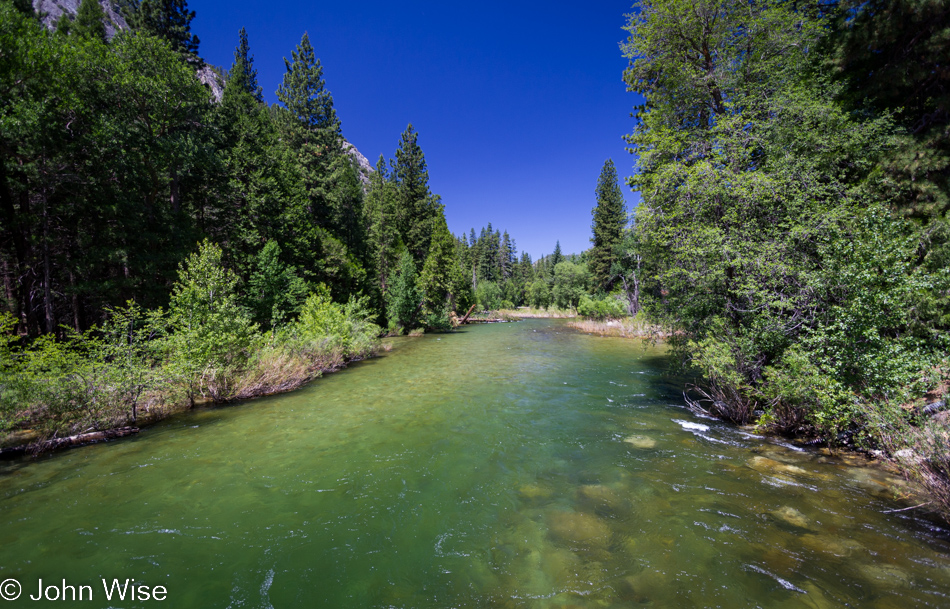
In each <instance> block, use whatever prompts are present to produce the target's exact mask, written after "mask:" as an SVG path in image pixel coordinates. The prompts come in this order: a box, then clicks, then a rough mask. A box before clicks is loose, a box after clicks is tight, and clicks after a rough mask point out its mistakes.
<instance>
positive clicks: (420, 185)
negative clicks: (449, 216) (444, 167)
mask: <svg viewBox="0 0 950 609" xmlns="http://www.w3.org/2000/svg"><path fill="white" fill-rule="evenodd" d="M392 177H393V180H394V181H395V183H396V184H397V189H396V192H397V201H398V210H399V229H400V234H401V236H402V240H403V242H404V243H405V244H406V247H407V248H409V252H410V253H411V254H412V257H413V259H414V260H415V261H416V264H417V265H419V266H421V265H422V263H423V262H424V261H425V259H426V255H427V252H428V250H429V241H430V240H431V238H432V231H433V224H432V223H433V221H434V219H435V217H436V216H438V215H440V214H441V213H442V205H441V203H439V197H438V195H433V194H432V193H431V192H429V169H428V167H427V166H426V158H425V155H424V154H423V153H422V148H420V147H419V134H418V133H417V132H415V131H413V128H412V124H411V123H410V125H409V126H408V127H406V130H405V131H403V133H402V136H401V137H400V139H399V148H398V149H397V150H396V160H395V162H394V163H393V173H392Z"/></svg>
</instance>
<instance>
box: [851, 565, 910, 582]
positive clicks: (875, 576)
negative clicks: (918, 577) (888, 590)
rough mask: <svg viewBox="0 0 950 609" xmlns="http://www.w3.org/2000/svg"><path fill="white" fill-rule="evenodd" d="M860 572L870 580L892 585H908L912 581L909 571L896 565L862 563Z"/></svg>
mask: <svg viewBox="0 0 950 609" xmlns="http://www.w3.org/2000/svg"><path fill="white" fill-rule="evenodd" d="M860 572H861V575H863V576H864V577H865V578H867V579H868V581H871V582H874V583H877V584H883V585H887V586H891V585H895V584H897V585H908V584H909V583H910V576H909V575H908V574H907V572H906V571H904V570H903V569H901V568H900V567H895V566H894V565H878V564H870V565H862V566H861V568H860Z"/></svg>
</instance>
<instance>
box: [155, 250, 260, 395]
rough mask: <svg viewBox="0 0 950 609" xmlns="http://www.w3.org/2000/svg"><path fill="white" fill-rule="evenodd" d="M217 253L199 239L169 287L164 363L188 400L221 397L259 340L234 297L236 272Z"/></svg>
mask: <svg viewBox="0 0 950 609" xmlns="http://www.w3.org/2000/svg"><path fill="white" fill-rule="evenodd" d="M221 257H222V253H221V248H220V247H218V246H217V245H215V244H213V243H210V242H208V241H204V242H202V243H200V244H199V246H198V251H197V252H196V253H194V254H192V255H191V256H189V257H188V259H187V260H186V261H185V262H184V263H182V265H181V267H180V268H179V271H178V281H177V282H176V283H175V286H174V287H173V289H172V295H171V303H170V305H169V316H170V320H171V327H172V329H173V331H174V333H173V334H172V335H171V336H170V337H169V356H170V358H171V359H170V361H169V362H168V365H169V368H170V370H172V371H173V373H175V374H176V375H177V376H178V378H179V382H181V383H182V384H183V385H184V386H185V388H186V391H187V394H188V396H189V398H190V399H192V400H194V397H195V396H197V395H203V396H204V395H207V396H210V397H212V398H214V399H222V398H226V397H227V395H228V392H229V390H230V388H231V382H233V378H234V376H235V374H236V373H238V372H240V370H241V369H242V368H243V366H244V365H245V364H246V363H247V361H248V358H249V357H250V354H251V350H252V349H253V348H254V346H255V344H256V343H257V341H258V340H259V336H258V334H257V325H256V324H254V323H253V322H252V321H251V320H250V318H249V317H248V316H247V314H246V313H245V311H244V308H243V307H242V306H241V305H240V303H239V300H238V291H237V284H238V278H237V276H235V275H234V273H233V272H232V271H230V270H228V269H227V268H225V266H224V264H223V263H222V259H221Z"/></svg>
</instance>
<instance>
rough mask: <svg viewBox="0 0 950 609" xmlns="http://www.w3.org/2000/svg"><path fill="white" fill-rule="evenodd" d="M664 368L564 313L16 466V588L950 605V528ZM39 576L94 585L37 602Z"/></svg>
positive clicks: (200, 600) (244, 603) (633, 345)
mask: <svg viewBox="0 0 950 609" xmlns="http://www.w3.org/2000/svg"><path fill="white" fill-rule="evenodd" d="M666 366H667V360H666V359H665V356H664V351H663V349H662V348H660V347H656V346H650V345H644V344H643V343H640V342H638V341H631V340H621V339H612V338H602V337H593V336H588V335H585V334H581V333H577V332H574V331H571V330H569V329H567V328H566V326H564V325H563V323H562V322H557V321H544V320H528V321H524V322H519V323H513V324H496V325H488V326H481V327H470V328H466V329H465V330H464V331H461V332H457V333H454V334H447V335H434V336H425V337H422V338H404V339H397V340H396V341H395V347H394V349H393V350H392V351H390V352H388V353H384V354H383V355H382V356H381V357H378V358H375V359H373V360H370V361H367V362H362V363H359V364H356V365H354V366H352V367H351V368H350V369H348V370H345V371H343V372H340V373H337V374H333V375H329V376H328V377H326V378H324V379H321V380H319V381H318V382H316V383H313V384H312V385H310V386H308V387H306V388H304V389H302V390H299V391H296V392H294V393H291V394H287V395H283V396H276V397H272V398H265V399H260V400H254V401H250V402H247V403H245V404H240V405H236V406H230V407H225V408H217V409H207V410H200V411H196V412H190V413H186V414H184V415H181V416H178V417H176V418H174V419H171V420H168V421H166V422H164V423H162V424H159V425H157V426H154V427H151V428H149V429H147V430H144V431H143V432H142V433H141V434H139V436H137V437H134V438H132V439H126V440H121V441H116V442H112V443H108V444H101V445H96V446H90V447H84V448H80V449H75V450H70V451H67V452H63V453H59V454H55V455H52V456H49V457H45V458H42V459H39V460H24V461H15V462H0V581H3V580H8V579H16V580H18V581H19V582H20V584H21V585H22V596H21V597H20V598H19V600H17V601H14V602H4V601H3V600H0V609H3V607H11V608H13V607H40V606H75V605H78V606H81V607H110V606H111V607H152V606H172V607H182V608H205V607H234V608H237V607H247V608H257V607H261V608H267V607H274V608H277V609H281V608H285V607H287V608H289V607H327V608H330V607H332V608H348V607H355V608H359V607H378V608H383V607H399V608H410V607H419V608H430V607H431V608H450V607H457V608H467V607H499V608H501V607H532V608H533V607H538V608H548V607H552V608H553V607H590V608H593V607H725V608H733V607H814V608H824V607H879V608H900V609H909V608H911V607H948V606H950V542H948V540H950V532H948V531H947V530H945V529H942V528H940V527H939V526H937V525H936V524H935V523H933V522H929V521H927V520H924V519H922V518H921V517H920V516H918V515H916V512H917V511H916V510H910V511H903V512H890V513H888V512H887V510H894V509H896V508H900V507H903V506H906V505H907V504H906V503H903V504H902V503H898V502H897V501H895V500H894V495H895V486H894V481H893V480H892V479H890V478H889V477H888V476H887V475H886V474H884V473H882V472H880V471H878V470H873V469H866V468H856V467H848V466H845V465H844V464H842V463H841V462H839V461H837V460H835V459H833V458H829V457H823V456H821V455H820V454H818V453H815V452H804V451H800V450H796V449H794V448H792V447H788V446H783V445H782V444H781V443H779V442H776V441H770V440H766V439H763V438H758V437H754V436H751V435H749V434H746V433H743V432H742V431H741V430H738V429H736V428H734V427H730V426H728V425H725V424H722V423H719V422H717V421H714V420H710V419H702V418H698V417H697V416H695V415H694V414H692V413H690V412H689V411H688V410H686V409H685V408H684V407H683V400H682V395H681V390H682V381H681V380H678V379H675V378H672V377H670V376H668V374H667V372H666ZM41 578H42V579H43V582H44V586H49V585H53V584H55V587H56V588H57V589H58V588H61V583H62V581H63V580H64V579H65V580H66V583H67V584H68V585H73V586H75V587H76V588H78V587H79V586H81V585H89V586H90V590H91V595H92V600H91V601H90V600H86V599H84V600H83V601H78V600H77V601H72V600H71V598H69V596H68V595H69V594H70V592H69V591H68V589H67V592H66V594H67V598H69V600H67V601H63V600H58V601H52V600H42V599H41V600H36V601H34V600H30V596H31V595H36V593H37V592H36V590H37V586H38V583H37V582H38V580H39V579H41ZM102 578H106V579H107V580H110V581H111V580H112V579H115V578H118V579H120V580H124V579H126V578H129V579H134V580H135V583H136V584H144V585H146V586H149V587H150V588H154V587H155V586H162V587H164V588H165V589H166V590H167V597H166V599H165V600H164V601H155V600H149V601H141V600H137V601H131V600H129V599H128V598H127V599H126V600H125V601H118V600H117V598H118V597H113V599H112V601H109V600H108V599H107V598H106V595H105V592H104V590H103V586H102V583H101V581H100V580H101V579H102ZM4 590H6V591H8V592H9V591H10V590H12V588H10V585H9V584H7V587H6V588H2V589H0V592H2V591H4ZM52 594H53V592H52V591H50V592H49V594H48V597H51V596H52Z"/></svg>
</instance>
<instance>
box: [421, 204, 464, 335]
mask: <svg viewBox="0 0 950 609" xmlns="http://www.w3.org/2000/svg"><path fill="white" fill-rule="evenodd" d="M435 223H436V228H435V231H434V234H433V235H432V244H431V247H430V248H429V254H428V256H427V257H426V261H425V264H424V265H423V267H422V272H421V273H420V274H419V279H418V281H417V291H418V294H419V297H420V301H421V303H422V305H421V313H422V315H423V317H424V319H426V322H427V324H426V325H428V326H430V327H440V326H442V327H444V326H445V325H446V324H447V323H448V319H447V315H446V313H447V312H448V310H447V308H450V309H454V308H455V306H456V303H455V294H454V292H455V290H456V289H457V288H458V286H459V285H460V284H462V270H461V268H459V265H458V260H457V259H456V257H455V239H453V237H452V233H450V232H449V227H448V226H447V225H446V223H445V217H444V216H441V215H440V216H438V217H437V218H436V221H435Z"/></svg>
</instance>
